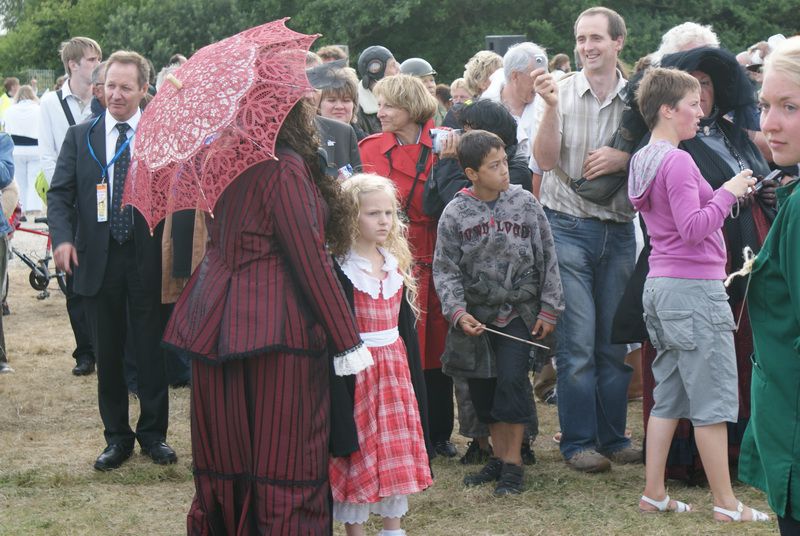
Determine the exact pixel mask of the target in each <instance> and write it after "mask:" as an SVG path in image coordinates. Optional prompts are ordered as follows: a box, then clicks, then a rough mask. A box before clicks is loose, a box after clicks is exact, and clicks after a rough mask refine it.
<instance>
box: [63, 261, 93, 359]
mask: <svg viewBox="0 0 800 536" xmlns="http://www.w3.org/2000/svg"><path fill="white" fill-rule="evenodd" d="M67 314H68V315H69V323H70V325H71V326H72V333H73V334H74V335H75V351H73V352H72V357H73V358H75V361H76V362H77V363H80V362H81V361H94V349H93V348H92V330H91V329H90V328H89V320H88V319H87V318H86V307H85V305H84V297H83V296H79V295H78V294H75V293H74V292H73V291H72V276H71V275H68V276H67Z"/></svg>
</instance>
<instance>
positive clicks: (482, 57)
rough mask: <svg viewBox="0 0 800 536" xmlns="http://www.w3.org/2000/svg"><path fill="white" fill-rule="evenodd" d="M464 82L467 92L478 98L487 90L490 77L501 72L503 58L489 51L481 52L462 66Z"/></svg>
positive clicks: (490, 80) (490, 81)
mask: <svg viewBox="0 0 800 536" xmlns="http://www.w3.org/2000/svg"><path fill="white" fill-rule="evenodd" d="M464 69H465V70H464V81H465V82H466V83H467V88H468V89H469V92H470V93H471V94H473V95H475V96H476V97H479V96H480V95H481V94H482V93H483V92H484V91H486V90H487V89H489V85H491V83H492V75H493V74H495V73H496V72H498V71H500V72H501V73H502V71H503V57H502V56H500V55H499V54H497V53H496V52H492V51H491V50H481V51H480V52H478V53H476V54H475V55H474V56H472V57H471V58H470V59H469V61H468V62H467V64H466V65H464Z"/></svg>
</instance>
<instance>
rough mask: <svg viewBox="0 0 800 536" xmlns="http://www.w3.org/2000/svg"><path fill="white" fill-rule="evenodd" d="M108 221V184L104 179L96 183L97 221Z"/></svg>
mask: <svg viewBox="0 0 800 536" xmlns="http://www.w3.org/2000/svg"><path fill="white" fill-rule="evenodd" d="M107 221H108V184H106V182H105V181H103V182H101V183H100V184H98V185H97V222H98V223H103V222H107Z"/></svg>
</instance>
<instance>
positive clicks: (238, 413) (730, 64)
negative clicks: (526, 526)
mask: <svg viewBox="0 0 800 536" xmlns="http://www.w3.org/2000/svg"><path fill="white" fill-rule="evenodd" d="M574 36H575V50H574V57H575V61H576V65H575V69H574V70H573V69H572V66H571V62H570V56H569V55H567V54H563V53H561V54H555V55H553V56H552V57H550V58H548V54H547V51H546V50H545V48H543V47H542V46H540V45H539V44H536V43H534V42H521V43H518V44H515V45H512V46H510V47H509V48H508V50H507V51H505V52H504V54H503V55H502V56H500V55H498V54H497V53H495V52H493V51H486V50H484V51H479V52H477V53H476V54H475V55H474V56H473V57H472V58H470V59H468V61H467V62H466V64H465V66H464V68H465V70H464V74H463V77H461V78H458V79H456V80H454V81H453V82H452V83H451V84H450V85H449V86H446V85H444V84H438V85H437V83H436V77H437V71H436V69H435V68H434V66H432V65H431V63H430V62H428V61H427V60H425V59H423V58H419V57H412V58H407V59H405V61H403V62H399V61H397V59H396V58H395V56H394V55H393V54H392V52H391V51H390V50H389V49H387V48H386V47H384V46H379V45H376V46H370V47H368V48H366V49H365V50H363V51H362V52H361V53H360V54H359V57H358V59H357V62H356V69H352V68H351V67H350V66H349V57H348V54H347V52H346V49H345V48H342V47H339V46H335V45H331V46H325V47H322V48H320V49H319V50H317V52H316V53H313V52H308V53H307V54H306V75H307V78H308V82H309V86H308V88H307V91H306V93H305V94H304V95H302V97H300V98H299V100H298V101H297V102H296V104H294V106H293V107H292V108H291V110H290V111H289V112H288V115H287V116H286V117H285V119H284V120H283V122H282V126H281V129H280V132H279V134H278V137H277V145H276V151H275V157H276V158H275V159H269V160H266V161H264V162H260V163H257V164H255V165H253V166H251V167H249V168H248V169H247V170H246V171H244V172H243V173H242V174H241V175H240V176H238V177H237V178H236V179H235V180H234V182H233V183H232V184H231V185H230V186H229V187H227V188H226V189H225V190H224V192H223V193H222V195H221V197H220V198H219V200H218V201H217V203H216V205H215V206H214V218H213V219H211V218H206V217H205V216H204V214H203V212H202V211H200V210H198V211H192V210H189V211H182V212H177V213H175V214H173V215H170V216H169V217H168V218H167V221H166V222H165V223H164V224H162V225H159V226H158V227H156V229H155V232H151V229H150V228H149V227H148V225H147V222H146V221H145V219H144V218H143V217H142V215H141V214H140V213H139V212H138V211H137V210H136V209H133V208H132V207H131V206H129V205H128V206H126V205H123V204H122V202H121V200H122V191H123V188H124V185H125V180H126V177H127V171H128V167H129V165H130V162H131V157H132V155H133V154H134V152H135V151H136V150H137V139H136V136H135V133H136V130H137V128H138V125H139V121H140V119H141V118H142V109H143V108H144V107H145V106H146V105H147V103H148V102H149V101H150V100H151V99H153V97H154V95H155V96H156V97H155V98H158V97H157V95H158V89H159V88H160V86H161V84H162V83H163V82H164V81H165V80H168V79H169V78H170V76H171V73H173V72H175V71H176V70H177V69H179V68H180V66H181V65H182V64H183V63H184V62H186V61H187V60H186V58H185V57H183V56H181V55H179V54H176V55H175V56H174V57H173V58H172V59H171V60H170V62H169V64H168V65H167V66H165V67H164V69H163V70H162V71H161V73H159V75H158V77H156V76H155V74H154V69H153V67H152V65H151V64H149V62H148V61H147V60H146V59H145V58H144V57H142V56H141V55H139V54H137V53H136V52H130V51H116V52H114V53H113V54H112V55H111V56H109V57H108V59H107V60H106V61H102V58H103V56H102V51H101V48H100V46H99V44H98V43H96V42H95V41H94V40H92V39H89V38H86V37H75V38H72V39H70V40H68V41H66V42H64V43H63V44H62V47H61V50H60V54H61V59H62V61H63V64H64V69H65V73H66V75H67V78H66V79H65V81H64V83H63V85H62V86H61V87H60V89H58V90H55V91H50V92H48V93H46V94H45V95H44V96H42V97H41V101H39V98H38V96H37V91H36V90H35V88H34V87H32V86H31V85H23V86H20V85H19V81H18V80H16V79H12V78H9V79H7V80H6V83H5V90H6V95H4V96H5V97H6V100H9V99H13V104H12V105H10V106H8V107H7V108H6V109H4V110H2V113H3V120H4V126H5V130H6V132H7V133H8V135H2V136H0V188H4V189H6V190H5V192H8V193H6V194H5V196H6V197H10V196H11V195H12V192H11V191H9V190H8V189H7V188H8V187H9V185H13V184H14V183H16V185H17V187H18V189H19V194H18V195H19V204H20V205H21V207H22V212H21V214H22V215H23V216H24V215H25V214H26V213H27V214H29V215H30V214H38V213H39V212H41V211H43V210H46V214H47V218H48V224H49V227H50V232H51V235H52V237H53V247H54V259H55V262H56V265H57V267H58V268H60V269H62V270H64V271H65V272H66V273H67V274H68V275H69V278H68V284H69V289H68V290H69V292H68V295H67V310H68V313H69V318H70V322H71V325H72V328H73V331H74V333H75V339H76V349H75V352H74V354H73V357H74V358H75V361H76V363H75V367H74V369H73V371H72V372H73V373H74V374H76V375H87V374H92V373H93V372H94V371H95V367H96V370H97V379H98V404H99V410H100V416H101V419H102V423H103V430H104V436H105V441H106V448H105V449H104V450H103V452H102V453H101V454H100V456H99V457H98V458H97V460H96V462H95V464H94V467H95V469H97V470H101V471H108V470H114V469H116V468H118V467H120V466H121V465H122V464H123V463H124V462H125V461H126V460H127V459H128V458H130V457H131V456H132V455H133V451H134V446H135V444H136V443H137V442H138V443H139V445H140V447H141V449H142V452H143V453H144V454H145V455H147V456H149V457H150V458H151V459H152V460H153V461H154V462H155V463H158V464H168V463H174V462H175V461H176V460H177V455H176V453H175V451H174V450H173V449H172V448H171V447H170V446H169V444H168V443H167V442H166V440H167V430H168V415H169V407H168V398H169V397H168V387H169V386H170V385H185V384H188V383H190V384H191V403H192V412H191V434H192V465H193V471H194V479H195V487H196V494H195V497H194V500H193V502H192V505H191V509H190V511H189V514H188V531H189V533H190V534H252V533H270V534H328V533H329V532H330V530H331V523H332V521H336V522H340V523H343V524H344V526H345V529H346V532H347V534H348V535H350V536H359V535H362V534H364V533H365V529H364V523H365V522H366V521H367V519H368V518H369V516H370V514H376V515H378V516H380V517H381V518H382V521H383V530H382V532H381V535H382V536H401V535H402V534H404V531H403V530H402V529H401V519H402V517H403V516H404V515H405V514H406V513H407V512H408V510H409V502H408V497H409V495H412V494H415V493H419V492H422V491H423V490H425V489H427V488H428V487H430V486H432V485H435V479H434V477H435V474H434V473H433V472H432V471H431V465H430V462H431V459H433V458H434V457H435V456H444V457H449V458H454V457H457V456H459V452H458V450H457V448H456V446H455V445H454V443H453V442H452V441H451V438H452V435H453V432H454V425H455V422H454V421H455V407H456V406H457V408H458V424H459V430H458V433H459V434H461V435H462V436H464V437H466V438H468V439H469V440H470V442H469V445H468V448H467V450H466V452H463V453H461V458H460V461H461V463H463V464H467V465H477V466H479V468H478V469H477V470H476V471H474V472H471V473H469V474H468V475H467V476H466V477H465V478H464V485H465V486H479V485H489V486H493V487H494V495H496V496H498V497H502V496H505V495H509V494H520V493H522V492H523V491H524V490H525V487H526V485H525V470H524V468H525V466H526V465H530V464H533V463H535V462H536V457H535V453H534V450H533V441H534V439H535V438H536V437H537V435H538V433H539V430H538V418H537V408H536V399H537V398H539V401H540V402H546V403H552V404H555V405H556V406H557V409H558V417H559V424H560V432H559V434H557V437H556V438H555V439H557V441H558V442H559V448H560V452H561V454H562V456H563V459H564V462H565V463H566V465H567V466H569V467H570V468H572V469H574V470H576V471H581V472H585V473H600V472H605V471H609V470H611V468H612V466H614V465H616V464H641V463H644V464H645V469H644V472H645V480H646V483H645V489H644V491H643V494H642V495H641V498H640V500H639V509H640V510H641V511H642V512H674V513H686V512H691V511H692V510H693V506H692V505H690V504H686V503H684V502H682V501H679V500H676V499H672V498H670V497H669V495H667V490H666V486H665V478H677V479H682V480H685V481H688V482H694V483H699V482H704V481H705V482H707V483H708V485H709V487H710V489H711V492H712V500H713V517H714V519H715V520H717V521H723V522H724V521H748V522H750V521H753V522H760V521H768V520H769V519H770V516H769V515H768V514H766V513H763V512H759V511H758V510H755V509H753V508H750V507H748V506H746V505H743V504H742V503H741V502H740V501H739V500H738V499H737V498H736V496H735V494H734V491H733V486H732V478H731V467H736V466H737V464H738V477H739V479H740V480H742V481H744V482H746V483H748V484H750V485H753V486H755V487H758V488H760V489H763V490H764V491H765V492H766V493H767V498H768V501H769V505H770V507H771V508H772V509H773V511H774V512H775V514H776V515H777V517H778V523H779V526H780V530H781V533H782V534H798V533H800V532H798V531H800V493H798V492H797V489H796V488H797V485H796V484H797V482H798V480H797V479H798V477H797V474H796V472H795V471H793V469H794V468H795V464H796V459H797V452H798V447H797V444H796V443H797V442H796V441H795V439H794V435H793V432H792V430H793V427H794V423H795V422H796V421H797V415H796V413H797V408H798V405H797V400H798V397H800V386H798V377H800V376H799V374H800V371H799V370H798V365H797V363H798V362H800V361H798V359H797V357H798V346H797V342H796V341H797V340H798V338H799V337H800V303H798V299H799V298H798V294H797V284H796V280H797V278H800V265H795V264H794V262H795V261H798V260H800V256H798V253H797V251H798V250H797V248H796V247H794V245H795V244H796V243H797V240H798V238H800V237H798V236H797V234H798V229H799V228H800V227H799V226H798V221H799V220H798V218H799V216H798V215H797V214H795V212H797V210H798V209H797V208H796V205H797V204H798V201H797V196H796V195H794V190H795V187H796V185H797V176H798V167H797V164H798V162H800V115H799V114H800V112H798V110H799V109H800V37H794V38H790V39H785V38H783V36H773V37H771V38H770V39H769V40H767V41H764V42H760V43H757V44H756V45H754V46H753V47H750V48H749V49H748V50H747V51H744V52H741V53H739V54H738V55H737V54H734V53H732V52H730V51H728V50H727V49H725V48H724V46H723V45H722V44H720V42H719V39H718V38H717V36H716V35H715V34H714V32H713V30H712V28H711V27H709V26H702V25H699V24H696V23H693V22H687V23H684V24H681V25H679V26H676V27H675V28H673V29H671V30H670V31H668V32H667V33H666V34H665V35H664V37H663V39H662V42H661V46H660V47H659V49H658V50H657V51H655V52H653V53H652V54H650V55H648V56H646V57H644V58H642V59H640V60H639V61H638V62H637V63H636V66H635V67H634V68H633V69H628V68H627V67H626V66H625V65H624V63H623V62H622V61H621V60H620V53H621V52H622V50H623V47H624V45H625V41H626V38H627V28H626V25H625V21H624V19H623V18H622V17H621V16H620V15H619V14H618V13H617V12H615V11H613V10H611V9H608V8H605V7H592V8H589V9H587V10H585V11H584V12H582V13H581V14H580V15H579V16H578V17H577V19H576V21H575V26H574ZM189 61H191V60H189ZM6 104H7V103H6ZM0 105H3V106H5V104H3V103H0ZM145 120H146V119H145ZM12 142H13V143H12ZM140 150H141V149H140ZM40 174H41V175H42V177H39V175H40ZM41 181H45V182H46V184H47V185H49V187H48V188H49V190H48V192H47V196H46V207H45V206H44V205H43V203H42V199H40V197H39V195H38V194H37V192H36V190H37V183H39V187H40V186H41V184H40V183H41ZM15 204H16V203H15ZM5 205H6V203H4V206H5ZM6 216H7V218H8V216H9V214H7V215H6ZM12 221H13V219H12ZM12 231H13V228H12V226H11V225H9V222H8V221H6V220H4V221H3V225H2V226H0V234H2V235H8V234H10V233H11V232H12ZM0 246H2V247H0V259H3V260H5V259H7V251H6V250H5V247H6V240H2V241H0ZM4 272H5V266H4V263H0V276H2V275H4ZM737 276H738V277H737ZM3 279H4V278H3V277H0V280H3ZM723 282H724V283H723ZM0 320H1V319H0ZM0 343H2V323H0ZM2 358H3V359H2V361H0V366H2V367H3V369H2V370H5V371H11V370H12V369H11V367H10V366H9V365H8V362H7V358H6V357H5V349H4V348H3V352H2ZM632 383H633V384H634V385H638V384H639V383H641V385H642V393H641V395H642V397H643V400H644V403H643V408H644V412H643V413H644V424H645V438H643V439H644V441H645V444H646V451H645V452H643V451H642V450H641V449H639V448H638V447H637V446H636V445H635V443H634V442H633V441H632V439H631V436H630V433H629V431H628V429H627V414H628V411H627V408H628V400H629V389H630V387H631V384H632ZM129 391H132V392H135V393H136V394H137V395H138V398H139V402H140V416H139V419H138V422H137V424H136V426H135V429H132V428H131V426H130V425H129V422H128V393H129Z"/></svg>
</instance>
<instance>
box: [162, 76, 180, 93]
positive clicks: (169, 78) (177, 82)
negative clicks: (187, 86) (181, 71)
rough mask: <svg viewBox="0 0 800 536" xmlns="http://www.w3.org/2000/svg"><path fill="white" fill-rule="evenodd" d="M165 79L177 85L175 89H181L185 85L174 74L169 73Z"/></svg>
mask: <svg viewBox="0 0 800 536" xmlns="http://www.w3.org/2000/svg"><path fill="white" fill-rule="evenodd" d="M164 80H166V81H167V82H169V83H170V84H172V85H173V86H175V89H181V88H182V87H183V82H181V81H180V80H178V79H177V78H176V77H175V75H174V74H172V73H169V74H168V75H167V76H165V77H164Z"/></svg>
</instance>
